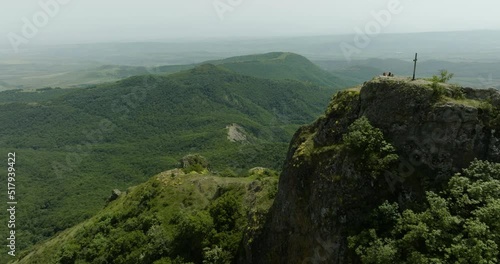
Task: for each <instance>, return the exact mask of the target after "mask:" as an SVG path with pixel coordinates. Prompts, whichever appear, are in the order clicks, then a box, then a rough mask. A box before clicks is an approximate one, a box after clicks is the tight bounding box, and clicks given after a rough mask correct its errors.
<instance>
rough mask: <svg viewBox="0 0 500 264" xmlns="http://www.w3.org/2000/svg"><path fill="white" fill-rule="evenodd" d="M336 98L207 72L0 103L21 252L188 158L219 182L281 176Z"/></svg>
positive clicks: (6, 96)
mask: <svg viewBox="0 0 500 264" xmlns="http://www.w3.org/2000/svg"><path fill="white" fill-rule="evenodd" d="M63 91H64V92H63ZM333 92H334V90H332V89H326V88H321V87H319V86H315V85H312V84H305V83H303V82H297V81H292V80H280V81H278V80H274V81H273V80H266V79H259V78H254V77H250V76H244V75H240V74H236V73H233V72H231V71H229V70H227V69H224V68H220V67H216V66H214V65H210V64H206V65H201V66H198V67H196V68H194V69H191V70H188V71H185V72H181V73H177V74H174V75H171V76H158V75H145V76H135V77H130V78H127V79H124V80H122V81H118V82H115V83H108V84H103V85H97V86H96V87H93V88H85V89H84V88H79V89H69V90H67V89H64V90H57V89H42V90H38V91H36V92H33V93H26V92H22V91H14V92H13V91H8V92H3V93H0V102H2V103H1V104H0V124H1V126H2V129H1V130H0V143H1V144H0V146H1V147H0V151H1V152H2V153H7V152H11V151H15V152H16V154H17V164H16V168H17V173H18V178H17V184H18V185H17V186H18V189H17V193H18V199H19V203H20V204H21V205H22V208H23V210H19V212H18V219H20V220H19V221H20V223H19V226H20V228H19V231H18V235H19V237H18V240H17V242H18V247H19V248H20V249H25V248H26V247H27V246H29V245H32V244H33V243H36V242H37V241H40V240H42V239H45V238H48V237H50V236H52V235H54V234H55V233H56V232H59V231H61V230H64V229H65V228H68V227H70V226H72V225H74V224H76V223H77V222H80V221H81V220H83V219H85V218H87V217H89V216H91V215H93V214H94V213H95V212H96V210H97V209H98V208H101V207H102V206H103V205H104V201H105V199H106V197H107V196H108V194H109V192H110V190H111V189H113V188H120V189H126V188H127V187H128V186H131V185H134V184H138V183H140V182H143V181H144V180H145V179H147V178H148V177H150V176H151V175H154V174H156V173H159V172H161V171H163V170H165V169H168V168H172V167H176V166H177V164H178V160H179V158H180V157H182V156H184V155H185V154H188V153H200V154H202V155H204V156H206V157H208V159H209V160H210V161H211V169H212V171H214V172H215V173H217V172H218V171H219V172H220V171H223V170H225V169H226V168H231V169H232V170H233V171H235V172H236V173H239V172H244V171H246V170H247V169H249V168H252V167H256V166H264V167H270V168H274V169H280V167H281V162H282V159H283V157H284V156H285V152H286V148H287V146H288V142H289V140H290V138H291V136H292V134H293V133H294V132H295V130H296V129H297V127H298V126H299V125H301V124H304V123H308V122H310V121H312V120H314V119H315V118H316V117H317V116H318V115H319V114H321V112H322V109H324V106H325V105H326V104H327V102H328V101H329V98H330V96H331V94H332V93H333ZM228 132H231V133H228ZM228 134H231V137H230V139H231V140H232V141H235V142H232V141H231V140H229V139H228ZM3 214H5V213H4V212H2V215H3ZM2 228H5V227H2ZM2 232H5V230H4V229H2Z"/></svg>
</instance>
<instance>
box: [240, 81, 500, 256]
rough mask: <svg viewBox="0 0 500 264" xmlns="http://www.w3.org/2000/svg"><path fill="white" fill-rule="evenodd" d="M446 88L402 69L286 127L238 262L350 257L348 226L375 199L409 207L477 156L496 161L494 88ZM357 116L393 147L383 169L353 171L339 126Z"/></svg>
mask: <svg viewBox="0 0 500 264" xmlns="http://www.w3.org/2000/svg"><path fill="white" fill-rule="evenodd" d="M444 89H445V94H457V93H458V94H462V95H463V97H462V98H458V99H453V98H442V97H439V96H438V95H437V94H436V91H435V89H432V88H431V85H430V83H429V82H426V81H423V80H419V81H417V82H411V81H408V80H406V79H402V78H376V79H374V80H372V81H370V82H367V83H365V84H364V85H363V87H362V88H361V89H360V90H358V91H356V90H351V91H343V92H340V93H338V94H336V95H335V96H334V97H333V99H332V102H331V104H330V106H329V107H328V110H327V111H326V113H325V116H323V117H321V118H319V119H318V120H317V121H316V122H315V123H313V124H311V125H309V126H305V127H302V128H300V129H299V131H297V133H296V134H295V136H294V137H293V139H292V142H291V144H290V148H289V152H288V155H287V158H286V162H285V166H284V170H283V172H282V175H281V178H280V182H279V191H278V194H277V196H276V199H275V202H274V205H273V207H272V209H271V210H270V213H269V215H268V218H267V222H266V224H265V225H264V228H263V229H262V230H261V232H260V233H259V234H260V235H256V236H255V238H253V239H247V240H248V241H253V242H252V243H250V244H249V245H247V246H246V248H245V250H244V251H245V252H246V254H242V256H241V257H240V259H239V262H240V263H357V262H358V260H357V258H356V256H355V255H354V254H353V252H351V251H349V250H348V248H347V236H349V235H352V234H354V233H357V232H359V230H361V229H362V228H363V226H364V221H366V219H367V215H368V214H369V213H370V212H371V211H372V210H373V209H374V208H375V207H377V206H378V205H380V204H381V203H382V202H383V201H385V200H389V201H397V202H399V203H400V205H401V206H402V207H403V208H404V207H411V206H412V204H415V203H416V202H419V201H421V200H422V199H423V198H424V195H425V191H427V190H432V189H439V188H440V186H442V184H444V183H445V182H446V181H447V179H448V178H449V177H450V176H451V175H452V174H453V173H455V172H458V171H459V170H460V169H462V168H464V167H467V166H468V165H469V164H470V162H471V161H473V160H474V159H475V158H478V159H483V160H491V161H495V162H500V151H499V150H500V140H499V139H500V135H499V131H500V125H499V124H500V122H498V109H496V108H495V107H497V108H498V106H499V104H498V102H500V100H499V98H500V93H499V92H498V91H496V90H492V89H490V90H474V89H471V88H459V87H451V86H449V85H446V86H444ZM476 100H480V101H482V102H479V101H476ZM361 116H366V117H367V118H368V119H369V121H370V123H371V124H372V125H373V126H374V127H376V128H379V129H381V130H382V132H383V133H384V137H385V139H386V140H387V141H388V142H389V143H391V144H392V145H393V146H394V147H395V148H396V150H397V153H398V155H399V157H400V160H399V161H398V163H397V164H396V165H394V166H393V167H392V168H391V169H390V170H388V171H386V172H385V173H384V176H383V177H378V178H376V179H374V178H372V177H370V176H368V175H363V174H362V173H360V172H358V171H357V170H356V166H355V162H356V161H355V160H353V157H351V156H349V155H345V154H344V153H343V152H342V151H341V147H340V146H341V145H342V135H343V134H344V133H345V132H346V131H347V128H348V126H349V125H350V124H352V122H354V121H355V120H356V119H358V118H359V117H361Z"/></svg>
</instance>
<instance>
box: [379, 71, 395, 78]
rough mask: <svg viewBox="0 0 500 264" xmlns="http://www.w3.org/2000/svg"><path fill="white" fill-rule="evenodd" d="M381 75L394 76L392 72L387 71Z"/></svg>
mask: <svg viewBox="0 0 500 264" xmlns="http://www.w3.org/2000/svg"><path fill="white" fill-rule="evenodd" d="M382 76H386V77H394V74H393V73H392V72H389V73H387V72H384V73H383V74H382Z"/></svg>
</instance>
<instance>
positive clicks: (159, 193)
mask: <svg viewBox="0 0 500 264" xmlns="http://www.w3.org/2000/svg"><path fill="white" fill-rule="evenodd" d="M174 175H175V176H174ZM277 181H278V179H277V178H276V177H262V176H259V175H254V176H252V177H248V178H221V177H216V176H213V175H210V174H193V173H191V174H184V173H183V172H182V171H179V170H172V171H166V172H163V173H160V174H158V175H156V176H155V177H153V178H151V179H150V180H149V181H148V182H146V183H143V184H141V185H138V186H135V187H132V188H129V189H128V190H127V191H126V193H122V195H120V197H119V198H118V199H117V200H115V201H113V202H111V203H110V204H109V205H107V206H106V207H105V208H104V209H102V210H101V211H100V212H99V213H97V214H96V215H95V216H93V217H92V218H90V219H88V220H87V221H85V222H83V223H80V224H78V225H76V226H74V227H72V228H70V229H67V230H65V231H63V232H61V233H59V234H58V235H57V236H55V237H53V238H51V239H50V240H48V241H46V242H44V243H42V244H39V245H37V246H35V247H34V248H33V249H32V250H30V251H28V252H24V253H23V254H22V256H21V257H20V260H19V261H17V262H14V263H44V264H49V263H60V262H59V261H61V259H63V258H66V260H68V259H69V260H71V262H73V261H82V262H83V263H85V262H84V261H91V259H85V258H86V257H91V256H94V255H92V254H98V255H99V256H100V257H102V258H104V259H106V258H109V259H108V260H111V261H113V262H114V263H122V262H126V261H129V263H132V262H134V261H135V263H139V262H137V261H141V259H138V257H137V256H138V255H137V254H135V253H137V252H140V253H141V254H143V255H146V256H145V258H149V259H148V260H147V262H149V263H151V262H152V261H155V260H159V259H161V258H168V257H169V256H170V257H172V258H175V257H176V256H175V255H173V256H172V254H173V253H167V252H165V253H163V254H159V253H158V250H159V249H155V250H154V251H153V249H154V248H156V247H158V248H160V247H164V248H162V249H165V248H168V247H169V246H170V247H172V245H170V244H169V243H174V242H173V241H171V239H172V237H173V236H175V232H176V224H174V223H173V219H174V218H175V217H176V216H178V215H179V214H182V213H186V214H193V213H197V212H202V211H206V210H207V209H208V208H209V207H210V205H211V204H213V203H214V201H216V200H217V198H218V197H220V196H221V194H222V193H223V192H233V193H235V194H237V197H238V199H240V200H241V204H242V208H241V209H242V212H241V213H242V216H241V219H240V220H241V221H242V223H243V225H244V226H246V225H247V220H246V219H247V218H248V219H257V218H258V217H259V215H263V214H264V213H265V212H267V210H268V209H269V207H270V206H271V203H272V197H273V195H274V193H275V192H276V188H277ZM258 186H260V187H259V188H257V187H258ZM148 222H150V224H146V225H147V226H143V225H144V224H145V223H148ZM135 225H137V227H136V226H135ZM248 227H249V228H250V227H252V228H257V227H258V224H257V223H251V224H250V225H249V226H248ZM239 228H241V230H243V226H241V227H239ZM136 232H138V233H136ZM155 232H156V233H161V234H162V236H163V237H161V238H162V239H164V240H165V241H169V242H165V244H158V241H157V240H155V239H157V238H158V237H155ZM132 234H135V235H136V236H137V237H135V239H130V240H127V239H128V238H129V237H132ZM236 236H237V237H238V238H239V239H240V240H241V234H236ZM139 240H140V241H142V243H139ZM97 244H99V245H100V247H98V248H94V247H95V246H96V245H97ZM127 245H130V246H131V247H132V248H133V250H131V251H127V250H125V251H121V252H115V251H113V249H114V248H120V247H122V248H123V247H125V246H127ZM72 248H73V249H75V251H72ZM92 250H95V252H90V251H92ZM109 251H113V253H110V252H109ZM110 254H113V255H110ZM139 255H140V254H139ZM94 260H95V259H94ZM96 261H97V260H96ZM130 261H132V262H130ZM142 261H146V260H145V259H142Z"/></svg>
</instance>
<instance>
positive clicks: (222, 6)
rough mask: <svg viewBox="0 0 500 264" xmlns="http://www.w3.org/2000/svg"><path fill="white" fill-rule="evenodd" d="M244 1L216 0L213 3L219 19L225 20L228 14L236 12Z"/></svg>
mask: <svg viewBox="0 0 500 264" xmlns="http://www.w3.org/2000/svg"><path fill="white" fill-rule="evenodd" d="M242 3H243V0H215V1H214V2H213V3H212V5H213V7H214V10H215V12H216V13H217V16H218V17H219V19H220V20H221V21H224V19H225V18H226V14H227V13H231V12H234V10H236V8H237V7H239V6H241V4H242Z"/></svg>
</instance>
